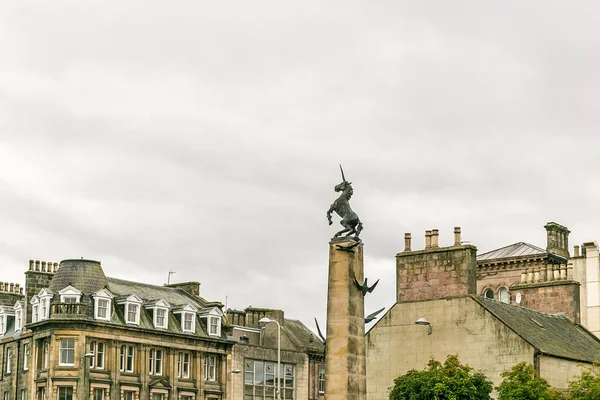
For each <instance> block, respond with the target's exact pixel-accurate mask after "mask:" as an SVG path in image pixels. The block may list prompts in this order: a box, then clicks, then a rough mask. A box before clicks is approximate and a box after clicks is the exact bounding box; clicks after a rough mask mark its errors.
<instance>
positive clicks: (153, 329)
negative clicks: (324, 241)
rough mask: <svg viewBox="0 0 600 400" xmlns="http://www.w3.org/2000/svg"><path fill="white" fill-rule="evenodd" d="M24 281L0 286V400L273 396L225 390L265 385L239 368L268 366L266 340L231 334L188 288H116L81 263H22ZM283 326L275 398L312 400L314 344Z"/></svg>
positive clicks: (215, 307)
mask: <svg viewBox="0 0 600 400" xmlns="http://www.w3.org/2000/svg"><path fill="white" fill-rule="evenodd" d="M25 275H26V281H25V288H24V290H23V288H22V287H20V285H18V284H17V285H14V284H8V283H5V284H1V285H0V366H1V368H0V371H1V372H0V396H2V397H0V399H2V400H29V399H37V400H45V399H48V400H50V399H52V400H54V399H55V400H73V399H94V400H111V399H112V400H150V399H151V400H200V399H213V400H216V399H239V400H242V399H243V400H250V399H269V398H273V396H272V391H271V392H269V391H268V390H267V392H266V393H262V394H261V395H259V394H256V393H252V394H249V393H248V392H245V391H244V390H246V389H245V387H244V385H242V384H241V383H239V384H238V385H234V383H235V382H238V380H240V381H239V382H242V381H241V380H243V382H245V383H246V384H248V383H249V382H250V379H252V385H249V386H252V387H258V386H259V384H258V381H260V382H261V384H262V386H265V387H267V388H271V387H273V386H274V382H273V380H272V379H271V380H270V381H267V379H265V377H268V373H267V372H264V373H263V375H262V377H261V376H258V374H255V375H254V376H250V374H249V370H248V369H247V368H245V365H246V364H249V363H250V362H251V363H252V364H253V365H255V364H257V365H258V364H260V363H263V365H268V366H271V367H272V366H273V365H274V362H275V361H276V360H277V358H276V350H275V357H274V356H273V351H274V350H273V348H272V332H271V327H270V326H269V327H267V328H265V329H266V334H265V330H263V329H261V327H260V326H255V325H252V324H251V325H252V326H250V327H249V328H248V327H247V330H253V332H254V333H255V334H256V335H257V338H258V339H257V340H258V342H256V343H254V344H253V343H252V341H251V340H250V338H249V335H237V334H236V328H235V326H232V325H231V324H230V323H228V320H229V319H231V318H229V317H230V316H231V315H232V314H230V315H225V313H224V312H223V310H222V308H223V305H222V304H221V303H219V302H210V301H207V300H206V299H203V298H202V297H201V296H200V290H199V287H200V284H199V283H197V282H187V283H180V284H172V285H165V286H155V285H148V284H143V283H139V282H130V281H125V280H121V279H116V278H111V277H107V276H105V274H104V271H103V270H102V267H101V265H100V263H99V262H97V261H91V260H83V259H82V260H64V261H62V262H61V263H60V266H59V265H58V264H57V263H46V262H43V263H40V262H39V261H37V262H33V261H31V262H30V265H29V270H28V271H26V273H25ZM275 311H276V310H263V311H261V312H259V313H257V314H256V315H259V314H261V313H262V314H264V315H267V314H269V315H270V314H272V313H274V312H275ZM262 314H261V315H262ZM280 315H281V319H282V320H283V312H280ZM269 325H271V324H269ZM282 325H283V326H284V327H285V328H284V332H290V335H294V334H295V335H296V336H298V337H296V336H294V337H293V338H290V339H289V340H290V341H294V340H296V341H294V345H295V346H288V347H287V348H286V351H284V352H283V353H282V364H283V365H284V371H285V382H284V384H283V385H282V387H283V388H284V389H285V391H282V394H285V395H288V396H292V397H286V398H294V399H301V398H305V399H313V398H317V397H318V393H317V394H316V395H315V397H309V393H310V389H309V387H310V385H313V386H314V385H317V383H316V382H317V381H316V380H315V381H313V380H312V379H313V375H311V373H310V371H309V370H310V368H311V366H312V368H313V369H314V368H317V366H316V365H317V360H318V359H319V358H318V357H319V351H320V352H321V353H320V354H321V356H322V354H323V349H322V343H320V342H319V341H318V339H317V338H316V337H314V335H312V334H310V335H309V332H310V331H309V330H308V329H307V328H306V327H304V325H302V324H301V323H300V322H299V321H293V320H285V321H284V323H283V324H282ZM250 336H251V335H250ZM286 337H288V336H286ZM290 337H291V336H290ZM246 339H248V341H246ZM252 340H254V338H253V339H252ZM286 344H287V343H286ZM308 344H314V346H312V347H311V346H309V345H308ZM250 347H251V348H252V351H247V350H244V349H247V348H250ZM275 348H276V347H275ZM302 351H305V353H302ZM313 353H314V354H313ZM311 360H312V364H311ZM283 376H284V375H283V374H282V378H283ZM255 379H256V382H255ZM314 379H318V376H315V378H314ZM282 398H284V397H283V396H282Z"/></svg>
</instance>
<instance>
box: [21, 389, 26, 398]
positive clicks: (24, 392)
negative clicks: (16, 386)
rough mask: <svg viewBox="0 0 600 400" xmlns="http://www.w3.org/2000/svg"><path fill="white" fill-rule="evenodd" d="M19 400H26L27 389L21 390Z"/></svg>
mask: <svg viewBox="0 0 600 400" xmlns="http://www.w3.org/2000/svg"><path fill="white" fill-rule="evenodd" d="M21 400H27V389H21Z"/></svg>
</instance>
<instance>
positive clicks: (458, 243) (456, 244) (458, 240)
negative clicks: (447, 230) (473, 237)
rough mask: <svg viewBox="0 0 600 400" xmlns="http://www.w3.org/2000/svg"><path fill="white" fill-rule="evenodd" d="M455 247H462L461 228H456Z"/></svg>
mask: <svg viewBox="0 0 600 400" xmlns="http://www.w3.org/2000/svg"><path fill="white" fill-rule="evenodd" d="M454 245H455V246H460V226H455V227H454Z"/></svg>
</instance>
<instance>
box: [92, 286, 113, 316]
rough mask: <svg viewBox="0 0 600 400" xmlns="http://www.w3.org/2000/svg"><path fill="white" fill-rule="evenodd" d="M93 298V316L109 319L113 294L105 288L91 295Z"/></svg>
mask: <svg viewBox="0 0 600 400" xmlns="http://www.w3.org/2000/svg"><path fill="white" fill-rule="evenodd" d="M92 297H93V298H94V318H95V319H100V320H104V321H110V316H111V310H112V307H111V306H112V299H113V295H112V294H110V292H109V291H108V290H106V289H101V290H99V291H97V292H96V293H94V294H93V295H92Z"/></svg>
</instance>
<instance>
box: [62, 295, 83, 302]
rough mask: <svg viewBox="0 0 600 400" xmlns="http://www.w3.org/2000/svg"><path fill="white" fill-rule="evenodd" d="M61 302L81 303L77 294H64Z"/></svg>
mask: <svg viewBox="0 0 600 400" xmlns="http://www.w3.org/2000/svg"><path fill="white" fill-rule="evenodd" d="M61 303H79V297H76V296H64V297H63V298H62V301H61Z"/></svg>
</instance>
